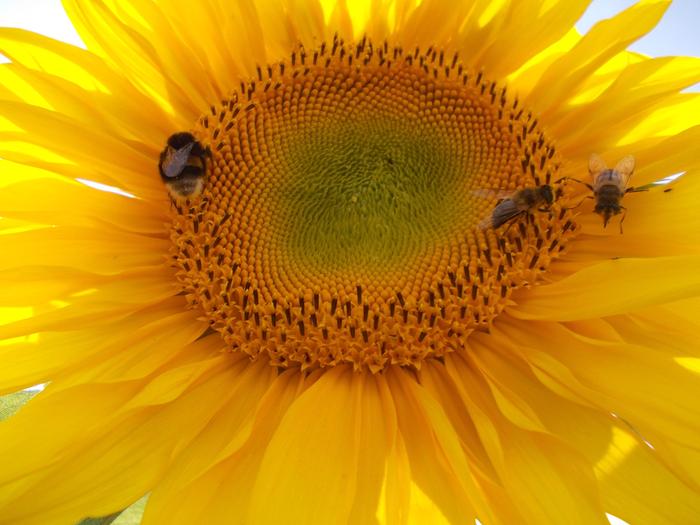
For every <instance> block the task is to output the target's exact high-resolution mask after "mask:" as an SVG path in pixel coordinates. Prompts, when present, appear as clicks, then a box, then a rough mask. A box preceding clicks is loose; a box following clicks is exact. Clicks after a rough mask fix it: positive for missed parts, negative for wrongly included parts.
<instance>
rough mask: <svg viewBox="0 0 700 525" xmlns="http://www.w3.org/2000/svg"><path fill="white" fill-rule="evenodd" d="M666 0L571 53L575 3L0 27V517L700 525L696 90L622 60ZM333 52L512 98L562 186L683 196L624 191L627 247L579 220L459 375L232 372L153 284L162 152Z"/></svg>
mask: <svg viewBox="0 0 700 525" xmlns="http://www.w3.org/2000/svg"><path fill="white" fill-rule="evenodd" d="M669 3H670V2H669V1H668V0H647V1H642V2H639V3H638V4H636V5H634V6H632V7H631V8H629V9H627V10H626V11H624V12H622V13H620V14H619V15H617V16H615V17H613V18H611V19H609V20H605V21H602V22H600V23H599V24H597V25H596V26H594V28H593V29H592V30H591V31H590V32H589V33H588V34H586V35H583V36H581V35H578V34H577V33H576V32H575V31H573V30H572V29H571V26H572V24H573V23H574V22H575V21H576V20H577V18H578V17H579V16H580V14H581V13H582V12H583V11H584V10H585V8H586V7H587V5H588V4H589V1H588V0H571V1H570V2H549V3H548V4H547V5H546V6H545V7H543V6H542V2H539V1H536V0H522V1H518V2H491V1H484V0H474V1H473V2H457V3H454V2H452V3H451V2H445V1H442V0H424V1H423V2H420V3H418V2H413V1H404V0H395V1H383V0H382V1H374V0H363V1H359V2H355V1H345V0H338V1H331V0H328V1H323V2H319V1H316V0H269V1H267V0H266V1H264V2H253V1H252V0H238V1H236V2H234V3H230V2H225V1H214V0H212V1H207V2H202V3H201V5H198V7H197V9H192V5H191V3H190V2H185V1H184V0H169V1H168V2H165V3H155V2H151V1H136V0H129V1H127V2H114V1H110V0H99V1H93V2H82V1H78V0H65V2H64V4H65V7H66V10H67V11H68V13H69V15H70V16H71V18H72V20H73V21H74V23H75V24H76V28H77V30H78V32H79V33H80V35H81V37H82V39H83V41H84V42H85V43H86V44H87V47H88V49H87V50H82V49H78V48H75V47H73V46H70V45H67V44H62V43H59V42H55V41H53V40H51V39H48V38H46V37H43V36H41V35H37V34H34V33H30V32H27V31H21V30H16V29H3V30H0V52H2V53H3V54H4V55H6V56H7V57H8V58H9V59H10V60H11V63H10V64H3V65H1V66H0V85H1V87H0V114H2V119H0V156H2V157H3V159H5V160H3V163H2V166H0V169H1V170H2V174H0V186H2V187H3V191H2V192H1V193H0V217H2V222H3V225H2V226H0V228H2V229H1V230H0V243H2V252H1V253H0V287H1V288H0V306H2V307H23V308H27V307H30V308H32V309H33V314H31V315H30V316H29V317H27V315H28V314H27V315H23V316H22V317H20V318H4V319H2V320H1V322H0V339H4V340H5V341H3V343H2V344H0V362H2V363H3V370H2V372H0V392H3V393H7V392H13V391H17V390H19V389H22V388H25V387H27V386H31V385H33V384H37V383H43V382H50V385H49V387H48V388H47V390H46V391H45V392H43V393H42V394H40V395H39V396H37V397H36V399H35V400H33V401H32V402H31V403H30V404H29V405H28V406H27V407H25V408H24V409H23V410H21V411H20V412H19V414H18V415H16V416H15V417H13V418H11V419H10V420H9V421H7V422H3V423H1V424H0V443H2V445H1V446H0V465H3V468H2V469H0V522H8V523H13V524H18V525H21V524H43V523H56V524H61V523H65V524H67V525H72V524H73V523H75V522H76V521H78V520H80V519H81V518H84V517H86V516H89V515H90V516H98V515H106V514H109V513H112V512H115V511H118V510H120V509H121V508H123V507H125V506H127V505H128V504H130V503H131V502H133V501H135V500H136V499H138V498H139V497H141V496H142V495H143V494H144V493H146V492H152V496H151V498H150V501H149V504H148V507H147V510H146V514H145V516H144V523H146V524H165V523H167V524H171V523H183V524H187V523H195V522H201V521H202V519H203V518H202V517H203V516H205V517H206V520H207V521H209V522H212V523H282V522H289V523H330V522H333V523H350V524H352V523H377V522H382V523H384V522H386V523H390V524H406V523H414V522H415V523H427V522H430V523H438V522H440V521H443V522H445V523H464V522H466V521H471V520H473V519H474V518H478V519H479V520H480V521H481V522H482V523H484V524H485V525H486V524H512V523H560V522H562V521H566V522H567V523H582V524H589V523H605V512H610V513H612V514H615V515H617V516H620V517H622V518H624V519H626V520H628V521H629V522H630V523H642V524H646V523H649V524H652V523H653V524H656V523H669V524H672V523H673V524H675V523H692V522H693V520H695V519H696V517H697V516H698V515H699V514H700V496H699V494H700V448H698V443H700V426H699V425H698V423H697V422H698V421H700V414H699V413H698V406H697V402H696V399H698V398H700V383H699V381H698V371H699V370H700V365H699V364H698V359H700V347H699V346H698V343H697V332H698V330H699V329H700V327H699V326H698V323H697V319H698V313H699V312H700V310H699V308H700V304H699V303H698V301H697V297H698V296H700V280H699V278H698V275H699V274H698V268H700V259H699V258H698V246H700V238H699V237H698V235H699V233H698V232H700V224H698V217H699V216H700V215H698V214H697V213H696V209H697V196H698V192H699V191H700V187H698V181H699V180H700V161H699V160H698V156H697V152H696V151H697V147H696V144H697V143H698V141H699V140H700V136H699V130H700V126H698V121H697V117H696V116H695V115H697V111H696V110H697V109H698V103H699V102H698V101H699V100H700V98H699V97H698V96H697V95H694V94H688V93H680V91H681V90H682V89H684V88H685V87H687V86H690V85H692V84H694V83H696V82H698V80H700V74H699V73H698V72H699V71H700V69H699V68H698V60H697V59H695V58H689V57H669V58H658V59H648V58H645V57H642V56H640V55H636V54H632V53H630V52H628V51H627V46H628V45H629V44H630V43H631V42H633V41H634V40H636V39H637V38H639V37H641V36H642V35H643V34H645V33H646V32H648V31H649V30H650V29H651V28H652V27H653V26H654V25H655V24H656V23H657V22H658V20H659V19H660V18H661V17H662V16H663V13H664V11H665V10H666V8H667V7H668V5H669ZM335 34H337V35H339V36H340V37H341V38H344V39H346V40H348V41H352V40H356V39H359V38H362V36H363V35H367V36H369V37H371V38H372V39H374V40H375V41H377V42H381V41H384V40H385V39H386V40H388V41H389V42H391V43H392V44H397V45H401V46H403V47H404V48H405V49H413V48H415V47H416V46H421V47H423V48H425V47H428V46H436V48H441V49H445V50H447V51H449V52H450V53H452V52H458V53H459V55H460V57H461V58H462V60H464V61H465V62H466V63H468V64H470V65H472V66H473V67H474V68H475V69H482V70H483V71H485V72H487V73H488V75H490V76H491V77H493V78H500V79H506V78H507V79H508V80H509V82H510V84H509V90H511V91H514V92H515V93H516V94H517V96H518V97H519V99H520V100H521V101H522V102H523V103H524V105H525V106H526V107H527V108H529V109H531V110H533V111H534V112H535V114H536V116H537V118H538V119H541V122H542V123H543V125H544V127H545V129H546V131H547V133H548V134H549V135H550V136H551V137H553V138H554V139H555V141H556V143H557V147H558V151H559V153H560V155H561V156H562V160H563V166H562V169H561V173H562V174H563V175H564V176H566V177H573V178H582V179H583V178H585V177H586V176H587V174H586V172H587V169H586V163H587V158H588V155H589V154H590V153H592V152H598V153H601V154H603V155H604V157H605V158H606V160H608V162H609V163H610V164H611V165H612V164H613V163H614V162H615V161H616V160H617V159H618V158H620V157H622V156H624V155H626V154H629V153H633V154H634V155H635V156H636V157H637V165H638V169H637V172H636V173H635V174H634V177H633V179H632V184H634V185H643V184H648V183H650V182H653V181H657V180H659V179H662V178H664V177H667V176H669V175H674V174H677V173H681V172H683V173H684V175H683V177H681V178H680V179H679V180H678V181H676V182H674V183H673V184H672V185H670V186H669V187H664V188H654V189H651V190H650V191H648V192H644V193H633V194H629V195H627V196H625V198H624V204H625V206H626V207H627V211H628V217H626V218H625V222H624V233H623V234H622V235H621V234H620V233H619V231H618V227H617V224H615V223H612V224H611V225H609V226H608V228H607V230H604V229H603V228H602V224H601V219H600V217H599V216H598V215H595V214H594V213H593V210H592V206H591V203H590V202H584V204H582V206H581V208H580V210H579V211H580V214H579V216H578V217H577V221H578V222H579V223H580V224H581V231H580V234H579V235H578V237H577V238H576V240H575V242H574V243H572V245H571V246H570V247H569V248H568V250H567V252H566V253H565V254H564V256H563V257H562V258H561V259H560V260H559V261H557V262H556V263H554V264H553V265H552V267H551V272H550V273H549V274H548V275H547V278H546V282H542V283H536V284H533V286H532V287H531V288H528V289H523V290H519V291H517V292H516V293H514V294H513V296H512V305H511V306H510V307H509V308H508V309H507V310H506V312H505V313H504V314H503V315H502V317H501V318H499V319H498V320H497V321H496V322H495V323H494V324H493V326H491V327H490V329H489V330H488V331H483V332H478V333H475V334H472V335H471V336H470V337H469V338H467V340H466V344H467V346H468V351H467V352H464V353H463V354H462V353H458V354H456V355H448V356H447V357H446V358H444V359H442V360H434V361H431V362H428V363H425V364H424V366H423V367H422V369H421V370H405V369H395V370H389V371H387V372H386V373H380V374H376V375H372V374H369V373H363V374H360V373H355V372H352V371H351V370H350V369H348V368H345V367H336V368H334V369H332V370H325V371H324V370H316V371H313V372H311V373H310V374H309V373H301V372H300V371H298V370H295V369H291V370H286V371H284V372H281V373H278V371H277V370H276V369H275V368H273V367H270V366H269V365H268V363H265V362H262V361H257V362H253V363H251V362H249V361H248V360H247V359H244V358H243V357H241V356H240V355H238V354H237V353H235V352H233V353H229V352H222V346H223V345H222V344H221V340H220V338H219V337H218V335H216V334H209V333H208V332H206V328H207V324H206V322H204V321H203V320H202V319H201V318H200V317H199V314H198V313H197V312H196V311H188V310H187V309H186V304H185V300H184V298H183V297H181V296H179V295H177V294H178V289H177V288H176V287H175V285H174V277H173V271H172V270H171V269H170V268H169V267H168V265H167V261H166V255H167V253H168V248H169V246H170V241H169V239H168V230H167V228H166V226H165V224H164V223H165V221H166V220H167V206H168V203H167V199H166V197H165V194H164V192H163V189H162V187H161V184H160V181H159V180H158V177H157V169H156V166H155V163H156V159H157V157H158V152H159V151H160V149H161V147H162V143H163V140H164V137H167V136H168V135H169V134H170V133H171V132H172V131H173V130H175V129H187V128H189V127H190V126H191V124H192V123H193V122H194V121H195V119H196V118H197V117H198V116H199V115H200V114H201V113H202V112H205V111H207V110H208V108H209V107H210V105H211V104H215V103H217V102H218V101H219V100H221V99H222V98H223V97H225V96H226V95H227V94H228V93H229V90H230V88H231V86H235V85H237V84H238V83H239V82H241V81H242V80H246V79H250V78H255V77H256V75H257V66H264V65H266V64H272V63H276V62H278V61H280V60H283V59H285V58H287V57H288V56H289V54H290V52H291V51H292V50H294V49H295V48H296V47H297V46H298V45H299V44H302V45H304V46H305V47H306V48H308V49H312V48H313V47H314V46H316V45H318V43H319V42H320V41H323V40H326V41H328V40H330V39H332V38H333V35H335ZM76 179H82V180H91V181H96V182H101V183H104V184H109V185H112V186H114V187H117V188H119V189H121V190H123V191H125V192H128V193H129V194H130V195H131V196H132V197H134V198H132V197H128V196H124V195H117V194H114V193H106V192H99V191H97V190H95V189H92V188H89V187H88V186H86V185H84V184H81V183H79V182H76ZM664 189H665V190H671V191H664ZM579 193H580V196H581V198H583V197H584V196H585V195H586V188H585V187H584V186H583V185H581V188H580V192H579ZM59 197H60V198H59ZM12 338H16V339H12Z"/></svg>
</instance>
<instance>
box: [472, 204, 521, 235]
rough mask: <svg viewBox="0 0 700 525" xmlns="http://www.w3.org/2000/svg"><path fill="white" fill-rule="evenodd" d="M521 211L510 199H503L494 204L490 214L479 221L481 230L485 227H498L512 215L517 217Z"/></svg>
mask: <svg viewBox="0 0 700 525" xmlns="http://www.w3.org/2000/svg"><path fill="white" fill-rule="evenodd" d="M522 212H523V210H522V209H520V208H519V207H518V205H517V204H516V203H515V201H514V200H512V199H505V200H503V201H501V202H499V203H498V205H496V207H495V208H494V209H493V211H492V212H491V215H490V216H489V217H487V218H485V219H484V220H483V221H481V222H480V223H479V227H480V228H481V229H482V230H485V229H486V228H498V227H499V226H501V225H502V224H505V223H506V222H508V221H509V220H511V219H512V218H513V217H517V216H518V215H520V214H521V213H522Z"/></svg>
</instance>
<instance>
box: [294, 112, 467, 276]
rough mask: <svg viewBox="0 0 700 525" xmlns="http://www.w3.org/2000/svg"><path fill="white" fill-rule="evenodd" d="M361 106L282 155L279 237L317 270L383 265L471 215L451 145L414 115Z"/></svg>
mask: <svg viewBox="0 0 700 525" xmlns="http://www.w3.org/2000/svg"><path fill="white" fill-rule="evenodd" d="M363 110H364V111H366V112H367V114H368V115H367V116H365V115H363V116H365V118H354V119H351V116H350V115H348V117H349V118H348V120H347V121H346V122H338V121H336V122H329V123H328V124H319V125H318V126H317V127H316V129H314V130H313V132H312V133H310V134H309V135H308V137H307V136H304V137H303V138H302V140H299V141H298V142H297V143H295V144H294V145H293V147H291V148H290V150H289V155H288V156H287V158H286V161H287V162H288V165H289V171H288V175H289V179H288V180H287V181H285V182H284V183H283V185H282V186H281V187H280V197H281V199H280V211H281V222H282V223H286V224H288V225H289V227H288V229H287V230H286V231H285V234H286V239H285V242H286V243H287V246H288V249H289V252H290V255H291V256H292V257H294V258H295V259H297V260H298V261H300V262H302V263H304V264H305V265H308V267H309V269H313V270H314V271H323V270H327V271H352V272H354V273H363V272H368V271H371V272H385V271H387V270H389V269H392V268H395V267H396V266H397V265H401V264H405V262H406V261H407V260H408V259H413V258H415V257H416V256H417V255H418V253H417V252H419V251H420V248H421V247H422V246H426V245H429V244H431V243H433V242H435V241H437V240H440V239H444V238H445V237H447V236H449V235H453V234H454V229H455V228H456V227H458V226H459V225H460V224H461V225H462V226H465V223H466V222H468V221H469V219H470V215H471V213H469V210H470V208H469V199H465V198H464V195H462V193H463V191H462V192H460V189H462V190H463V189H464V186H465V184H466V183H467V182H468V180H469V178H470V177H469V174H468V173H465V172H464V171H463V166H462V165H461V163H460V162H459V158H460V153H461V152H458V151H455V149H456V148H455V147H454V146H455V144H454V143H453V144H450V141H448V140H447V138H446V137H445V136H444V133H439V130H435V129H425V128H423V129H421V127H418V126H416V122H414V121H413V119H405V120H400V119H398V118H394V119H392V118H391V115H370V114H369V113H370V111H369V108H367V109H364V108H360V109H359V112H363ZM356 112H358V109H357V108H355V109H354V110H353V113H356ZM458 192H459V193H460V194H459V195H458Z"/></svg>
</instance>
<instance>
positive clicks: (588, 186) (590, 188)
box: [557, 177, 595, 191]
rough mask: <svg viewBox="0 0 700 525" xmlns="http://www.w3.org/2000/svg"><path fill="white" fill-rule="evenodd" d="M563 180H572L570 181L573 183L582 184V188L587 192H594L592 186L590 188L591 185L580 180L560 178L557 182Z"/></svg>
mask: <svg viewBox="0 0 700 525" xmlns="http://www.w3.org/2000/svg"><path fill="white" fill-rule="evenodd" d="M563 180H572V181H574V182H578V183H579V184H583V185H584V186H586V187H587V188H588V189H589V190H591V191H595V190H594V189H593V186H591V185H590V184H588V183H587V182H583V181H582V180H579V179H574V178H573V177H562V178H561V179H559V180H558V181H557V182H561V181H563Z"/></svg>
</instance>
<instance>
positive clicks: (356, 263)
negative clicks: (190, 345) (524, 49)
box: [171, 38, 577, 372]
mask: <svg viewBox="0 0 700 525" xmlns="http://www.w3.org/2000/svg"><path fill="white" fill-rule="evenodd" d="M192 134H193V135H194V136H195V137H196V139H197V140H198V141H199V142H201V144H202V146H203V147H205V148H207V149H209V150H210V151H211V160H210V161H208V168H207V177H206V179H205V182H204V185H203V188H202V194H201V197H200V198H199V199H197V200H194V201H193V202H190V203H189V205H188V206H179V207H175V208H174V209H173V225H172V235H171V238H172V241H173V248H172V264H173V267H174V268H175V270H176V275H177V279H178V282H179V283H180V286H181V288H182V290H183V292H184V293H185V295H186V297H187V300H188V302H189V304H190V305H191V306H192V307H193V308H198V309H201V310H202V311H203V313H204V316H205V317H206V319H208V321H209V323H210V325H211V327H212V329H213V330H215V331H217V332H219V333H220V334H221V336H222V338H223V340H224V341H225V342H226V344H227V345H228V347H229V348H230V349H231V350H232V351H242V352H246V353H248V354H249V355H251V356H253V357H258V356H261V355H263V356H265V357H266V358H267V359H269V360H270V361H271V362H272V363H273V364H275V365H277V366H281V367H287V366H301V367H302V368H314V367H328V366H333V365H335V364H340V363H352V364H353V365H354V366H355V367H356V368H357V369H365V368H368V369H370V370H372V371H373V372H377V371H379V370H381V369H383V368H384V367H386V366H390V365H411V366H416V367H418V366H420V363H421V362H422V361H423V360H424V359H429V358H439V357H440V356H442V355H444V354H445V353H447V352H451V351H455V350H458V349H461V348H464V347H465V346H466V345H467V344H468V342H467V338H468V335H469V334H470V333H471V332H472V331H474V330H483V329H487V328H488V326H489V325H490V323H491V322H492V321H493V319H494V318H495V317H496V316H497V315H498V314H499V313H500V312H501V311H502V310H503V308H504V307H505V306H506V305H507V304H508V303H509V301H510V300H511V295H512V294H513V292H514V291H515V290H517V289H518V288H520V287H523V286H526V285H528V284H531V283H534V282H536V281H537V280H538V278H539V277H540V276H541V275H542V274H543V272H545V271H546V270H547V268H548V266H549V265H550V264H551V262H552V260H553V259H554V258H556V257H557V256H558V255H559V254H560V253H561V252H562V250H564V249H565V247H566V244H567V242H568V241H569V240H570V239H571V237H572V236H573V235H574V234H575V231H576V228H577V226H576V224H575V223H574V221H573V219H572V215H571V212H570V211H569V210H568V208H566V207H564V206H563V205H560V202H559V201H561V199H559V200H557V201H555V202H554V203H553V205H552V206H551V209H550V210H549V211H548V212H537V213H532V214H527V216H526V217H525V216H524V217H522V218H520V219H519V220H517V221H514V223H513V224H511V225H509V226H508V227H503V228H501V229H498V230H494V229H489V230H482V229H481V228H479V227H478V225H479V223H480V222H481V221H482V220H483V218H484V217H487V216H488V215H489V214H490V213H491V210H492V209H493V207H494V205H495V204H496V202H497V199H496V198H495V197H489V198H485V197H483V196H476V193H475V190H476V189H478V188H487V189H492V190H509V191H514V190H516V189H517V188H524V187H536V186H540V185H544V184H550V183H553V181H555V180H557V179H558V178H559V177H558V168H559V161H558V157H557V155H556V153H555V147H554V145H553V144H552V143H551V141H550V140H549V139H547V137H546V136H545V135H544V133H543V132H542V130H541V129H540V126H539V124H538V121H537V118H536V117H535V116H534V115H533V114H532V113H531V112H529V111H528V110H527V109H525V108H523V107H522V106H521V105H520V104H519V102H518V101H517V99H512V98H510V97H509V96H508V94H507V92H506V88H505V87H504V86H502V85H499V84H498V83H496V82H493V81H491V80H489V79H488V78H487V77H486V75H485V74H484V73H483V72H480V71H473V70H472V69H471V68H470V67H469V66H468V57H467V61H466V62H465V61H463V60H462V58H460V57H459V56H457V55H456V54H449V53H447V52H445V51H443V50H440V49H435V48H427V49H418V48H415V49H403V48H401V47H392V46H390V45H389V44H388V43H386V42H380V43H375V42H371V41H370V40H368V39H366V38H364V39H362V40H360V41H358V42H355V43H345V42H343V41H342V40H340V39H335V40H334V41H332V42H328V43H323V44H321V45H320V46H319V47H318V48H316V49H303V48H302V49H297V50H295V51H294V52H293V53H292V54H291V56H290V59H289V60H288V61H285V62H284V63H278V64H271V65H262V66H260V67H258V68H257V74H256V75H255V77H254V78H252V79H249V80H247V81H244V82H242V83H241V84H240V86H239V87H238V88H237V89H236V90H235V91H234V92H233V93H232V94H231V96H230V97H229V98H228V99H226V100H223V101H222V102H221V103H219V104H215V105H212V106H211V109H210V111H209V112H208V113H207V114H205V115H203V116H202V117H201V118H200V119H199V120H198V122H197V123H196V124H195V125H194V127H193V130H192Z"/></svg>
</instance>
